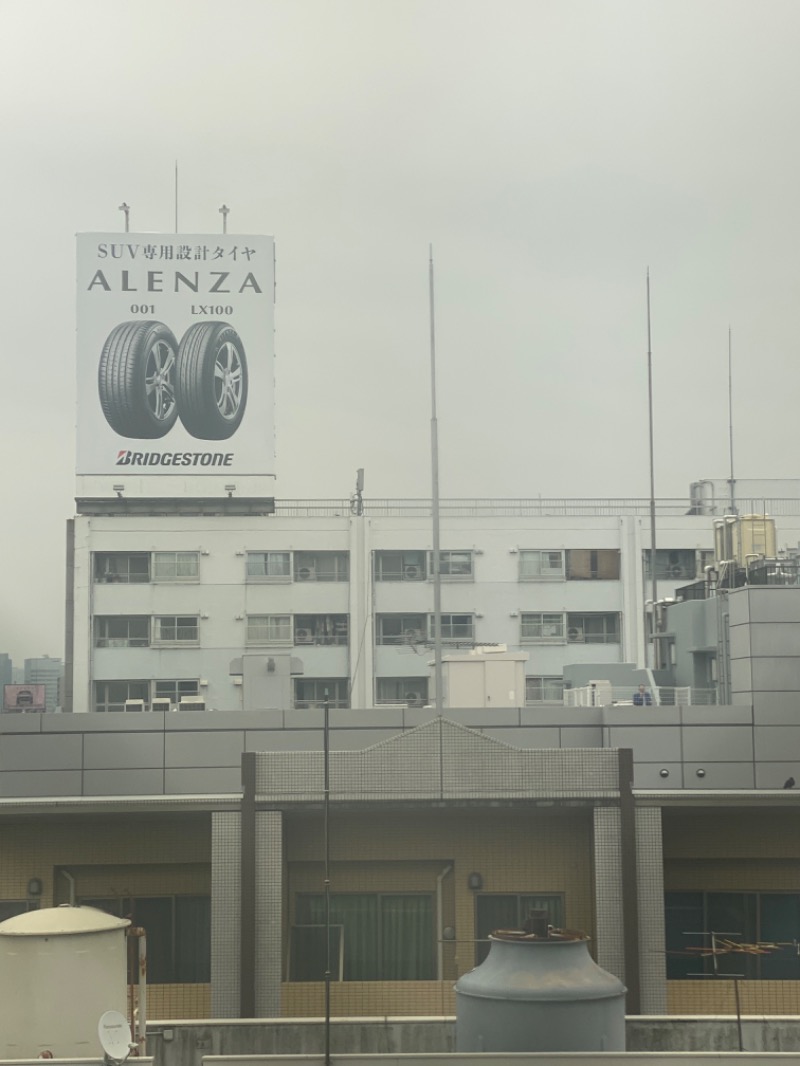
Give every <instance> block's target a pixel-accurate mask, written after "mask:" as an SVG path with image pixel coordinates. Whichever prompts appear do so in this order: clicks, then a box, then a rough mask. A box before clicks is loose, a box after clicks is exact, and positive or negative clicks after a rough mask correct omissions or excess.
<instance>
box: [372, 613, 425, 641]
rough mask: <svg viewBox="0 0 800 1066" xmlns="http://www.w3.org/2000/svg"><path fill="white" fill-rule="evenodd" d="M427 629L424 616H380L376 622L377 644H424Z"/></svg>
mask: <svg viewBox="0 0 800 1066" xmlns="http://www.w3.org/2000/svg"><path fill="white" fill-rule="evenodd" d="M427 628H428V620H427V618H426V616H425V615H424V614H379V615H378V616H377V618H376V620H375V643H376V644H411V645H413V644H423V643H424V642H425V640H426V632H427Z"/></svg>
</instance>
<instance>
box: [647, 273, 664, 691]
mask: <svg viewBox="0 0 800 1066" xmlns="http://www.w3.org/2000/svg"><path fill="white" fill-rule="evenodd" d="M647 407H648V414H649V428H650V577H651V579H652V587H653V616H652V617H653V631H652V633H651V634H650V637H651V641H652V645H653V669H654V670H658V668H659V666H660V665H661V663H660V658H661V656H660V654H659V652H660V648H659V643H658V639H657V636H656V603H658V578H657V577H656V570H657V566H656V478H655V463H654V452H653V348H652V344H651V340H650V267H648V268H647Z"/></svg>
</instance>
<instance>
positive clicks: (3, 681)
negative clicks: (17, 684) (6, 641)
mask: <svg viewBox="0 0 800 1066" xmlns="http://www.w3.org/2000/svg"><path fill="white" fill-rule="evenodd" d="M13 684H14V664H13V663H12V662H11V656H10V655H9V654H8V652H5V651H0V689H2V686H3V685H13Z"/></svg>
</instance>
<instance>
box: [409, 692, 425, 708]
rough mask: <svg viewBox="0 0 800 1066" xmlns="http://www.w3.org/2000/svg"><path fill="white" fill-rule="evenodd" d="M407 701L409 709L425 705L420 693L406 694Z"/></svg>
mask: <svg viewBox="0 0 800 1066" xmlns="http://www.w3.org/2000/svg"><path fill="white" fill-rule="evenodd" d="M405 701H406V703H407V704H408V706H409V707H422V706H423V704H424V703H425V701H424V700H423V698H422V696H421V695H420V694H419V692H407V693H406V694H405Z"/></svg>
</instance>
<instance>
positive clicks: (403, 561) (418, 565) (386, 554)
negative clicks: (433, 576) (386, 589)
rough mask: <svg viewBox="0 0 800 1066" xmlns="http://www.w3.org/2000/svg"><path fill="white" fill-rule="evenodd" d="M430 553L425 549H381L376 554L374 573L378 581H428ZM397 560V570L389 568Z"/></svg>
mask: <svg viewBox="0 0 800 1066" xmlns="http://www.w3.org/2000/svg"><path fill="white" fill-rule="evenodd" d="M427 559H428V553H427V552H426V551H425V550H424V549H420V550H418V551H417V550H411V549H399V550H397V551H395V550H392V549H380V550H377V551H376V552H375V556H374V560H373V573H374V575H375V580H376V581H426V580H427V577H428V565H427ZM395 560H396V562H397V566H396V568H395V569H390V568H388V564H389V563H390V562H394V561H395Z"/></svg>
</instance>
